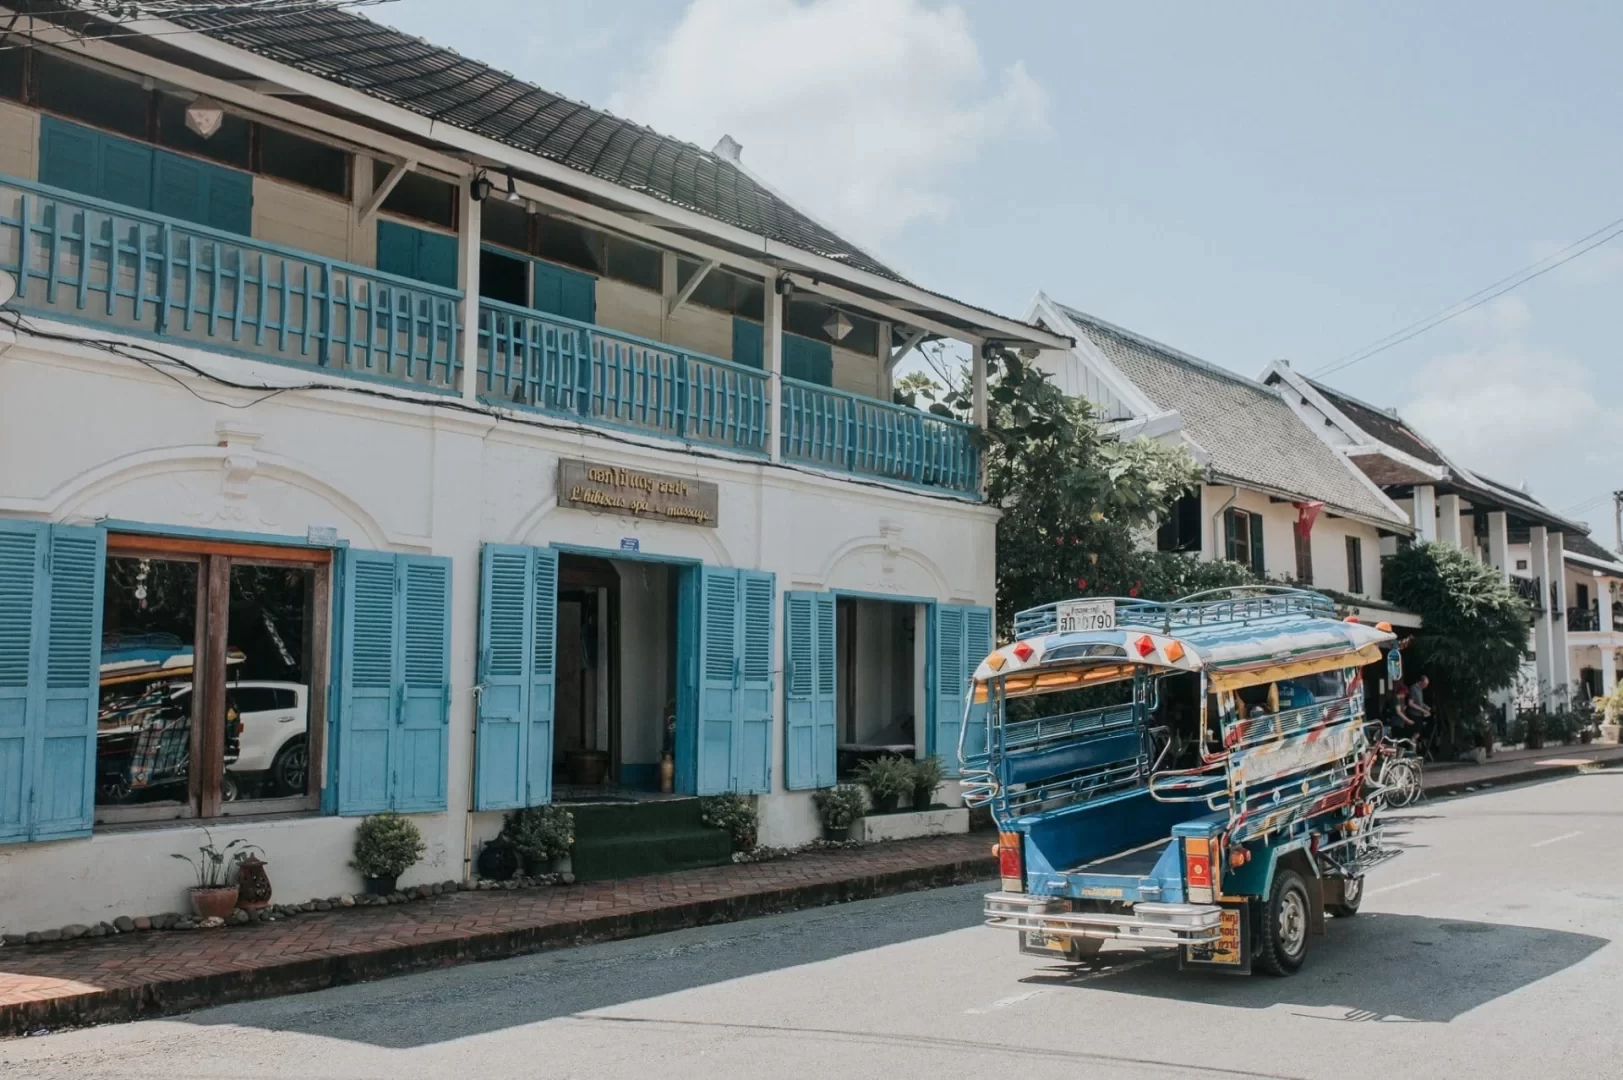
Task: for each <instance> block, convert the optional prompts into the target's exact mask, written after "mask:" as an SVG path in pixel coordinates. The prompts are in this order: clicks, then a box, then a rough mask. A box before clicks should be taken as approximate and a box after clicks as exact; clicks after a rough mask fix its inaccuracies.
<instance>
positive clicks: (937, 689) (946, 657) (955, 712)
mask: <svg viewBox="0 0 1623 1080" xmlns="http://www.w3.org/2000/svg"><path fill="white" fill-rule="evenodd" d="M931 638H932V640H931V642H930V665H929V668H930V687H931V693H932V695H933V701H932V703H931V708H932V711H933V713H934V724H933V725H932V728H931V730H932V733H933V735H934V741H933V744H932V746H931V747H930V749H931V751H932V752H933V753H935V754H936V755H937V756H939V757H940V758H941V764H942V767H943V769H944V770H945V771H946V773H947V775H949V776H956V775H958V732H959V731H960V730H961V729H962V727H963V722H964V688H965V686H966V685H967V682H968V678H969V675H968V669H967V666H966V662H965V656H964V609H963V608H961V607H956V606H954V605H952V604H938V605H936V609H935V624H934V629H933V633H932V635H931Z"/></svg>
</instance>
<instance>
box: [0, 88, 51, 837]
mask: <svg viewBox="0 0 1623 1080" xmlns="http://www.w3.org/2000/svg"><path fill="white" fill-rule="evenodd" d="M46 119H49V117H47V118H46ZM48 536H49V533H48V527H47V526H44V525H38V524H35V523H34V522H30V521H10V520H4V519H0V843H11V842H15V841H18V840H26V839H28V828H29V823H30V819H31V816H30V815H29V813H28V806H29V801H28V792H29V789H30V787H31V786H32V785H31V783H30V781H31V779H32V775H31V770H30V769H29V759H30V757H32V754H31V753H30V751H31V750H32V740H30V739H29V737H28V732H29V721H30V718H31V713H32V711H33V710H32V709H31V708H30V707H29V701H30V697H31V691H32V688H33V687H34V685H35V683H36V681H37V678H38V677H37V674H36V669H37V668H38V663H37V657H38V650H36V648H35V635H34V626H35V624H36V623H37V622H38V621H39V619H40V612H41V610H42V601H43V592H44V589H43V579H44V563H45V545H46V543H47V542H48Z"/></svg>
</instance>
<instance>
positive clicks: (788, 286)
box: [772, 273, 795, 300]
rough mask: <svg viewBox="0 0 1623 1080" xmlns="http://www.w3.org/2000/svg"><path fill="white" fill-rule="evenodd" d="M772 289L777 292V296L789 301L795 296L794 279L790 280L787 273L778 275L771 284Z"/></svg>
mask: <svg viewBox="0 0 1623 1080" xmlns="http://www.w3.org/2000/svg"><path fill="white" fill-rule="evenodd" d="M772 287H773V288H774V289H775V290H776V291H777V294H778V295H779V296H781V297H783V298H784V299H785V300H787V299H789V298H790V297H791V296H793V295H794V294H795V283H794V279H792V278H791V277H790V276H789V275H788V274H787V273H784V274H779V275H778V280H777V281H775V282H773V285H772Z"/></svg>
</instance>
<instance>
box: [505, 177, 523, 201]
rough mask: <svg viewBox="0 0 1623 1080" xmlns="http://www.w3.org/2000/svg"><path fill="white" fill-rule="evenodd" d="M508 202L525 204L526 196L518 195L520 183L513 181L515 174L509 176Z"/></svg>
mask: <svg viewBox="0 0 1623 1080" xmlns="http://www.w3.org/2000/svg"><path fill="white" fill-rule="evenodd" d="M507 201H508V202H523V201H524V196H522V195H520V194H519V193H518V181H516V180H514V179H513V174H512V173H508V174H507Z"/></svg>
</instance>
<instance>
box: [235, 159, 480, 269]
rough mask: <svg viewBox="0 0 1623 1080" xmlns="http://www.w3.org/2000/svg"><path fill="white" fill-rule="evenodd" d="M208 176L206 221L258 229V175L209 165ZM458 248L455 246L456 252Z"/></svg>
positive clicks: (243, 230) (246, 231)
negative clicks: (256, 215)
mask: <svg viewBox="0 0 1623 1080" xmlns="http://www.w3.org/2000/svg"><path fill="white" fill-rule="evenodd" d="M205 168H206V169H207V175H208V209H207V213H206V217H205V219H204V221H203V224H205V225H207V226H208V227H209V228H211V229H220V230H221V231H223V232H233V233H240V234H242V235H243V236H248V235H250V234H252V232H253V230H254V178H253V176H252V175H251V174H249V173H245V172H238V171H237V170H236V169H224V168H221V167H220V166H218V165H208V166H205ZM454 250H455V248H454V246H453V251H454Z"/></svg>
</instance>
